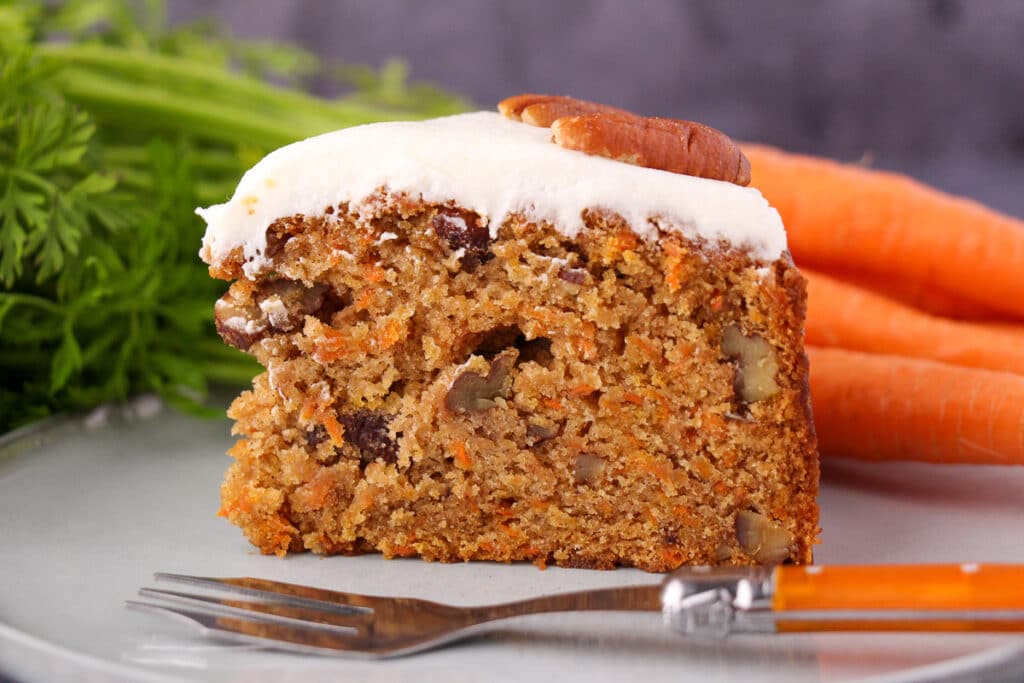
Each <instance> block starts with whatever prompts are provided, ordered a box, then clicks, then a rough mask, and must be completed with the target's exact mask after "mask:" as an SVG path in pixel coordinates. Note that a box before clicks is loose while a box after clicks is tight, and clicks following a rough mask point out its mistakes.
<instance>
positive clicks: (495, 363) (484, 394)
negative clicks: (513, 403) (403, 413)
mask: <svg viewBox="0 0 1024 683" xmlns="http://www.w3.org/2000/svg"><path fill="white" fill-rule="evenodd" d="M518 357H519V352H518V351H516V350H514V349H509V350H507V351H502V352H501V353H499V354H498V355H497V356H495V358H494V360H492V361H491V369H490V370H489V371H488V373H487V376H486V377H483V376H481V375H479V374H477V373H475V372H472V371H471V370H467V371H465V372H463V373H461V374H460V375H459V376H458V377H456V378H455V379H454V380H453V381H452V385H451V387H450V388H449V389H448V393H447V394H445V397H444V405H445V407H446V408H448V410H450V411H452V412H453V413H482V412H484V411H485V410H490V409H491V408H493V407H494V406H495V405H497V404H496V403H495V399H497V398H508V397H509V392H510V391H511V390H512V378H511V372H512V368H513V367H515V364H516V358H518Z"/></svg>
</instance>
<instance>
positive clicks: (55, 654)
mask: <svg viewBox="0 0 1024 683" xmlns="http://www.w3.org/2000/svg"><path fill="white" fill-rule="evenodd" d="M154 396H155V395H154V394H141V395H139V396H135V397H133V398H130V399H128V400H127V401H122V402H117V403H104V404H102V405H100V406H96V407H95V408H93V409H91V410H88V411H78V412H74V413H56V414H53V415H49V416H47V417H45V418H43V419H41V420H37V421H35V422H30V423H28V424H25V425H22V426H20V427H17V428H16V429H13V430H11V431H9V432H6V433H3V434H0V478H2V474H3V470H4V469H5V468H7V467H9V466H10V465H11V463H13V462H15V461H17V460H18V459H19V458H21V457H29V456H28V455H27V452H28V451H31V450H33V448H38V447H42V446H44V444H45V442H46V441H48V440H49V439H51V438H54V437H56V436H59V434H60V432H62V431H77V430H81V429H88V427H87V424H86V423H87V421H88V420H89V418H90V417H91V416H93V415H97V414H100V411H104V412H103V416H104V426H108V427H113V428H115V429H116V428H117V424H118V422H120V421H121V420H125V419H130V420H134V419H141V420H145V419H152V418H154V417H157V416H158V415H159V413H161V412H163V410H165V409H167V408H171V409H173V406H169V405H168V404H167V402H166V401H164V400H163V399H160V398H159V397H156V399H157V400H158V401H159V402H160V407H161V410H160V411H159V412H157V413H156V414H154V415H142V416H139V415H138V414H136V413H135V412H133V410H132V405H133V402H135V401H138V400H139V399H145V400H152V399H153V397H154ZM175 412H176V413H177V414H179V415H181V416H183V417H186V418H190V419H202V418H200V417H195V416H190V415H187V414H185V413H181V412H180V411H175ZM108 415H109V416H110V418H111V419H107V417H108ZM0 646H2V647H0V674H3V673H8V672H9V670H6V671H5V669H6V666H5V664H4V662H5V661H6V657H5V656H4V655H5V652H6V651H7V650H8V649H10V648H11V647H13V648H15V649H17V650H20V651H21V653H27V654H30V655H31V656H35V657H39V658H40V659H39V660H37V661H44V660H45V661H50V662H52V661H54V659H55V658H56V659H61V660H62V661H63V662H65V663H68V664H72V665H78V666H81V667H87V668H86V671H89V672H90V673H96V674H103V675H108V676H122V677H126V676H130V677H131V678H129V679H127V680H140V678H139V677H140V676H142V677H144V680H145V681H146V682H147V683H180V682H181V681H190V680H196V679H194V678H192V677H187V676H181V675H174V674H171V673H165V672H162V671H157V670H154V669H151V668H147V667H145V666H143V665H138V664H127V663H124V662H119V661H116V660H112V659H105V658H103V657H99V656H97V655H93V654H89V653H87V652H81V651H79V650H75V649H72V648H70V647H67V646H65V645H61V644H59V643H55V642H52V641H49V640H46V639H45V638H42V637H40V636H36V635H33V634H31V633H27V632H25V631H23V630H21V629H19V628H18V627H16V626H14V625H12V624H9V623H7V622H6V621H5V620H4V619H3V618H2V617H0ZM263 651H270V652H272V650H266V649H264V650H263ZM37 670H38V669H37ZM1015 672H1017V673H1024V641H1021V642H1015V643H1007V644H1002V645H998V646H995V647H992V648H988V649H985V650H982V651H980V652H971V653H969V654H965V655H960V656H957V657H954V658H952V659H948V660H943V661H941V662H933V663H929V664H923V665H920V666H914V667H912V668H910V669H906V670H904V671H896V672H891V673H884V674H872V675H869V676H866V677H861V678H856V679H852V680H851V681H850V683H946V682H950V683H952V682H954V681H956V682H959V681H964V680H984V681H1001V680H1010V679H1004V678H1001V677H999V678H993V676H1000V675H1001V674H1009V673H1015ZM967 675H969V676H972V678H970V679H965V678H964V676H967ZM40 680H42V679H40Z"/></svg>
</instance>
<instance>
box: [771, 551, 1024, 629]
mask: <svg viewBox="0 0 1024 683" xmlns="http://www.w3.org/2000/svg"><path fill="white" fill-rule="evenodd" d="M772 610H773V611H774V612H776V613H779V612H782V613H783V614H777V616H776V627H777V629H778V630H779V631H830V630H846V631H849V630H876V631H877V630H899V631H907V630H927V631H978V630H984V631H1024V565H1002V564H975V563H971V564H950V565H892V566H886V565H878V566H831V567H818V566H808V567H796V566H782V567H778V568H777V569H776V573H775V590H774V595H773V597H772ZM826 612H831V613H833V614H834V615H835V616H836V617H837V618H836V619H834V620H833V619H830V618H829V615H828V614H824V613H826ZM785 613H790V614H791V617H790V616H789V615H787V614H785ZM808 613H817V614H815V615H814V618H813V619H807V618H801V617H803V616H806V615H807V614H808ZM843 613H846V618H840V617H841V616H842V614H843ZM858 613H859V614H860V615H861V618H856V615H857V614H858ZM1014 613H1019V614H1017V615H1015V614H1014ZM872 615H874V617H873V616H872ZM879 617H882V618H879Z"/></svg>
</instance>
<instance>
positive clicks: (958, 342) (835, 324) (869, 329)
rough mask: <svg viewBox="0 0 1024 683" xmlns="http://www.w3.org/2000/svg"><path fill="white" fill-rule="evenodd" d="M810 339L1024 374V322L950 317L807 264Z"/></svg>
mask: <svg viewBox="0 0 1024 683" xmlns="http://www.w3.org/2000/svg"><path fill="white" fill-rule="evenodd" d="M801 272H802V273H803V275H804V277H806V278H807V323H806V334H807V343H808V344H814V345H817V346H831V347H838V348H842V349H852V350H856V351H867V352H870V353H882V354H891V355H894V356H909V357H912V358H926V359H930V360H935V361H941V362H944V363H950V364H952V365H962V366H965V367H971V368H984V369H988V370H1002V371H1005V372H1013V373H1017V374H1019V375H1024V326H1021V327H1018V328H1014V327H1011V326H1008V325H1005V326H1003V325H995V324H986V323H977V322H964V321H958V320H948V319H945V318H939V317H937V316H932V315H928V314H927V313H922V312H921V311H918V310H916V309H914V308H911V307H909V306H904V305H903V304H901V303H899V302H897V301H893V300H892V299H887V298H885V297H883V296H880V295H878V294H875V293H874V292H869V291H867V290H865V289H861V288H859V287H855V286H854V285H851V284H848V283H845V282H840V281H839V280H834V279H832V278H830V277H827V276H825V275H821V274H820V273H815V272H813V271H810V270H808V269H806V268H804V269H802V270H801Z"/></svg>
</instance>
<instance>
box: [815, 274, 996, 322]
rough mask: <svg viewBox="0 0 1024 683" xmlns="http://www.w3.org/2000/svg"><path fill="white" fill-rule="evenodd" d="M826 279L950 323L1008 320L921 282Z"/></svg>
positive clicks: (860, 277) (852, 277) (845, 276)
mask: <svg viewBox="0 0 1024 683" xmlns="http://www.w3.org/2000/svg"><path fill="white" fill-rule="evenodd" d="M828 274H829V276H831V277H834V278H836V279H838V280H842V281H843V282H847V283H849V284H851V285H855V286H857V287H860V288H861V289H867V290H870V291H872V292H875V293H876V294H881V295H882V296H884V297H886V298H888V299H895V300H896V301H899V302H900V303H902V304H905V305H907V306H910V307H912V308H916V309H918V310H919V311H924V312H925V313H930V314H931V315H937V316H940V317H942V318H952V319H954V320H974V321H992V322H995V321H1010V320H1012V319H1013V317H1012V316H1010V315H1009V314H1007V313H1003V312H1002V311H997V310H995V309H993V308H990V307H989V306H986V305H985V304H979V303H976V302H973V301H966V300H964V299H963V298H961V297H959V296H956V295H955V294H950V293H949V292H944V291H942V290H941V289H938V288H936V287H933V286H929V285H926V284H924V283H923V282H914V281H913V280H909V279H903V278H894V277H887V278H878V277H877V276H874V275H865V274H864V273H857V272H848V271H845V270H843V271H832V270H830V271H829V273H828Z"/></svg>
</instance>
